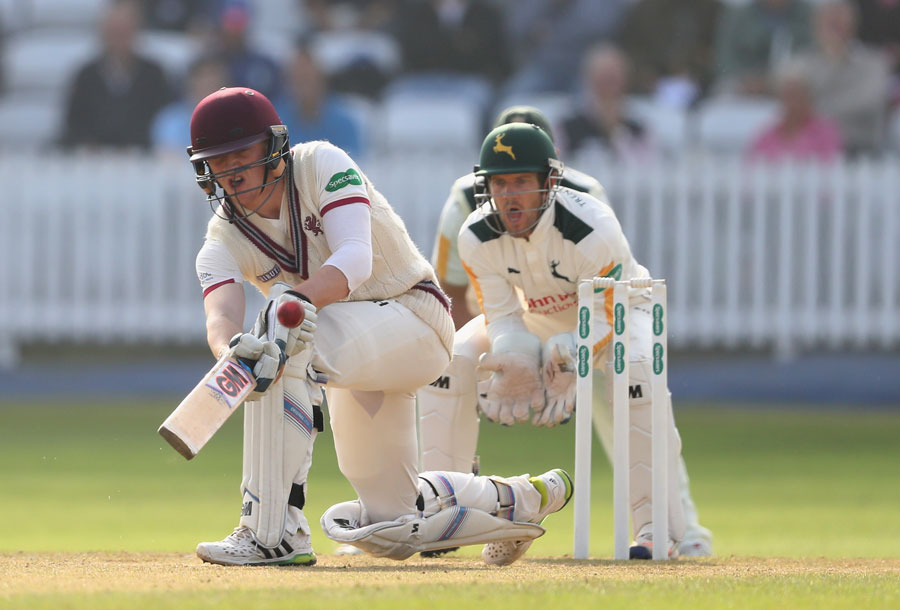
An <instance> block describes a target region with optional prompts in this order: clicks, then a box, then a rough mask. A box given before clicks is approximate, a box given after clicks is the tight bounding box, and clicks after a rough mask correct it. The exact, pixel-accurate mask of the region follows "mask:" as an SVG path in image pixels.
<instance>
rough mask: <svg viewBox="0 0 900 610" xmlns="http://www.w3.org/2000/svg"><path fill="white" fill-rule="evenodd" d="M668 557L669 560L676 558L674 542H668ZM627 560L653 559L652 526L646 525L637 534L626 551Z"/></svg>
mask: <svg viewBox="0 0 900 610" xmlns="http://www.w3.org/2000/svg"><path fill="white" fill-rule="evenodd" d="M667 548H668V556H669V559H677V558H678V547H677V546H675V541H674V540H672V539H671V538H669V540H668V547H667ZM628 558H629V559H653V524H652V523H648V524H647V525H645V526H644V527H643V528H641V531H640V532H639V533H638V535H637V537H635V539H634V545H632V547H631V548H630V549H628Z"/></svg>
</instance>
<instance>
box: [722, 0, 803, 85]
mask: <svg viewBox="0 0 900 610" xmlns="http://www.w3.org/2000/svg"><path fill="white" fill-rule="evenodd" d="M811 38H812V36H811V32H810V9H809V5H808V4H807V3H806V1H805V0H751V1H750V3H748V4H740V5H739V4H729V5H728V6H727V7H725V10H724V12H723V13H722V19H721V22H720V25H719V28H718V31H717V33H716V51H715V52H716V69H717V78H718V82H717V83H716V88H717V89H718V91H719V92H720V93H737V94H742V95H766V94H768V93H769V88H770V84H771V81H770V79H769V74H770V73H771V71H772V70H773V69H774V67H775V66H777V65H778V64H780V63H781V62H783V61H785V60H786V59H787V58H788V57H790V55H792V54H793V53H796V52H797V51H800V50H804V49H806V48H808V47H809V45H810V42H811Z"/></svg>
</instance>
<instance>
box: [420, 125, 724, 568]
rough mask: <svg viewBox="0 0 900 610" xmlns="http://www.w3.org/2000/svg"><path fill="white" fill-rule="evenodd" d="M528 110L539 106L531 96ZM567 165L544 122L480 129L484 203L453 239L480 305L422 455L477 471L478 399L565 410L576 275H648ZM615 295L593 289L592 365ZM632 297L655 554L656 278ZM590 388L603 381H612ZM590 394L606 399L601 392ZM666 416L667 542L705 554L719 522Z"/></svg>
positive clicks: (605, 432) (641, 456) (551, 422)
mask: <svg viewBox="0 0 900 610" xmlns="http://www.w3.org/2000/svg"><path fill="white" fill-rule="evenodd" d="M531 115H532V117H537V119H541V120H543V116H542V115H540V113H539V112H537V111H536V109H531ZM502 116H503V115H501V117H502ZM526 120H528V119H527V118H526ZM499 122H500V121H499V120H498V123H499ZM536 122H539V121H536ZM566 171H567V168H564V167H563V164H562V163H561V162H560V161H559V159H558V158H557V153H556V149H555V147H554V145H553V141H552V140H551V138H550V137H549V136H548V135H547V133H546V131H545V130H544V129H541V128H540V127H539V126H538V125H535V124H531V123H526V122H510V123H505V124H500V125H499V126H497V127H496V128H495V129H494V130H493V131H491V132H490V133H489V134H488V135H487V137H486V138H485V139H484V142H483V144H482V148H481V155H480V159H479V165H478V167H477V168H476V171H475V174H474V198H475V200H476V203H477V208H476V209H475V210H474V211H472V212H471V214H469V215H468V217H467V218H466V220H465V221H464V223H463V224H462V227H461V228H460V230H459V233H458V243H457V249H458V254H459V260H460V262H461V267H462V268H463V269H464V270H465V273H466V275H467V277H468V279H469V282H470V284H471V286H472V288H473V289H474V293H475V295H476V298H477V302H478V305H479V307H480V309H481V311H482V314H483V315H481V316H478V317H476V318H474V319H472V320H471V321H470V322H468V323H467V324H465V326H463V327H462V328H460V329H459V330H458V331H457V333H456V340H455V345H454V353H453V358H452V360H451V363H450V366H449V367H448V368H447V370H446V371H445V372H444V374H443V375H442V376H441V377H439V378H438V380H437V381H435V382H433V383H432V384H430V385H429V386H428V387H426V388H423V389H422V390H421V391H420V392H419V394H418V399H419V410H420V429H421V438H422V461H423V467H424V468H426V469H427V468H447V469H455V470H460V471H471V469H472V464H473V458H474V454H475V448H476V442H477V437H478V422H479V416H478V413H479V412H480V413H481V414H483V415H484V416H485V417H486V418H487V419H489V420H490V421H494V422H499V423H501V424H504V425H513V424H516V423H523V422H528V421H531V423H532V424H534V425H539V426H555V425H557V424H561V423H565V422H567V421H568V420H569V419H570V418H571V416H572V412H573V410H574V407H575V368H576V367H575V335H574V333H575V328H576V323H577V320H576V313H577V296H576V291H577V286H578V283H579V282H580V281H581V280H585V279H590V278H593V277H597V276H603V277H614V278H616V279H634V278H646V277H649V273H648V271H647V270H646V269H645V268H644V267H642V266H641V265H640V264H638V262H637V261H636V260H635V259H634V256H633V255H632V253H631V249H630V246H629V244H628V241H627V240H626V238H625V235H624V234H623V232H622V228H621V226H620V225H619V222H618V220H617V219H616V216H615V214H614V212H613V210H612V208H611V207H610V206H609V204H608V203H607V202H606V200H605V197H603V196H602V195H601V196H600V197H596V196H594V195H593V194H591V193H588V192H584V191H586V190H587V189H576V188H570V186H569V184H568V183H567V182H564V180H565V177H566V175H567V174H566ZM595 190H597V189H595ZM599 191H600V192H601V193H602V189H599ZM448 205H450V203H449V202H448ZM445 216H446V214H445ZM440 267H441V266H440V265H439V268H440ZM611 296H612V295H611V294H608V295H606V298H601V299H597V302H598V306H597V311H596V312H595V314H594V319H595V320H598V321H601V322H600V324H601V327H600V328H599V329H598V330H597V335H598V336H600V337H603V338H602V339H601V340H600V341H599V343H597V344H596V345H595V346H594V357H595V362H596V365H597V366H596V367H595V370H603V369H605V368H606V361H607V360H608V356H607V351H608V350H607V345H608V343H609V340H610V336H611V315H612V301H611ZM629 301H630V312H631V320H632V324H631V326H630V328H631V340H632V342H631V345H632V347H633V350H632V352H631V354H630V355H631V362H630V364H631V379H630V385H631V398H630V405H629V408H630V431H631V432H630V434H631V437H630V441H631V447H632V451H631V463H630V489H631V498H630V505H631V512H632V524H633V528H634V531H633V535H634V545H633V546H632V548H631V556H632V557H633V558H647V559H649V558H650V556H651V549H652V545H653V543H654V541H653V540H652V523H651V514H652V512H651V511H652V503H651V489H650V487H651V476H652V471H651V468H652V463H651V450H650V430H651V409H650V406H651V405H650V392H649V386H648V383H649V381H650V354H649V349H650V347H649V346H650V334H651V315H650V309H649V294H648V291H647V290H646V289H634V290H632V291H631V293H630V295H629ZM595 388H601V389H600V392H601V393H602V392H603V390H602V388H603V384H595ZM593 402H594V404H595V405H601V404H606V405H608V404H610V402H611V401H610V400H609V399H608V398H604V397H603V396H602V395H599V396H595V398H594V401H593ZM476 405H477V409H476ZM669 409H670V411H671V401H670V403H669ZM596 411H597V412H596V413H595V417H594V419H595V422H596V423H597V426H596V427H597V431H598V434H599V436H600V438H601V440H602V441H603V445H604V447H605V448H607V451H608V450H609V448H611V447H612V439H611V430H612V426H611V420H610V410H609V409H608V408H606V409H597V410H596ZM670 421H671V422H672V427H671V429H670V430H669V432H668V433H669V437H670V439H669V448H670V454H669V456H668V460H669V468H668V472H669V473H670V475H669V498H671V501H670V502H669V507H668V512H669V540H666V541H663V544H666V545H667V549H668V553H669V556H670V557H676V556H677V555H678V553H679V543H687V545H685V546H683V547H682V548H684V550H685V551H686V552H687V553H686V554H694V555H708V554H710V553H711V550H710V541H711V535H710V533H709V531H708V530H706V529H705V528H703V527H701V526H700V525H699V523H697V521H696V512H695V511H694V509H693V502H692V501H691V499H690V494H689V492H688V491H687V479H686V472H685V471H684V470H683V467H682V468H679V467H680V466H682V463H681V458H680V453H681V442H680V438H679V435H678V431H677V429H676V428H675V425H674V419H670ZM682 480H683V485H682ZM683 498H684V499H683ZM683 502H684V506H683ZM686 509H687V510H686ZM688 511H689V515H688V516H689V517H690V525H691V528H690V532H689V533H690V538H689V539H688V538H686V536H685V512H688Z"/></svg>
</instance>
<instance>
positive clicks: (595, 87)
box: [559, 45, 654, 160]
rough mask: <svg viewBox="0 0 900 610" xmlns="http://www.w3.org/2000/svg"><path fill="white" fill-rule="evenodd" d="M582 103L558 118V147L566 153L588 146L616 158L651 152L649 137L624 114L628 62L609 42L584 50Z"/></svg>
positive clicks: (643, 128)
mask: <svg viewBox="0 0 900 610" xmlns="http://www.w3.org/2000/svg"><path fill="white" fill-rule="evenodd" d="M582 79H583V87H584V92H583V102H582V103H581V104H580V107H579V109H578V110H576V111H575V112H574V113H573V114H572V115H570V116H568V117H564V118H563V120H562V130H561V133H560V138H559V145H560V146H559V147H560V149H561V150H564V151H566V153H567V154H577V153H580V152H583V151H585V150H589V149H591V148H594V149H599V150H600V151H601V152H603V153H605V154H609V155H611V156H613V157H615V158H619V159H632V160H633V159H642V158H647V157H648V156H649V155H651V154H652V153H653V149H654V147H653V144H652V142H651V138H650V137H649V134H648V132H647V130H646V128H645V127H644V125H643V124H641V123H640V122H639V121H637V120H636V119H635V118H633V117H631V116H629V115H628V109H627V102H626V92H627V90H628V61H627V59H626V58H625V56H624V55H623V54H622V53H621V52H620V51H619V50H618V49H617V48H616V47H613V46H611V45H601V46H599V47H596V48H594V49H592V50H590V51H589V52H588V54H587V55H586V56H585V60H584V68H583V73H582Z"/></svg>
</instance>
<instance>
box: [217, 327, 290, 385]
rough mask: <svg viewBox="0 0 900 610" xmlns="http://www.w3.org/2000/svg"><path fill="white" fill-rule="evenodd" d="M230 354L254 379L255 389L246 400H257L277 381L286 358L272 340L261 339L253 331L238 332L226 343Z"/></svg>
mask: <svg viewBox="0 0 900 610" xmlns="http://www.w3.org/2000/svg"><path fill="white" fill-rule="evenodd" d="M228 347H229V349H230V351H231V354H232V355H233V356H234V357H236V358H237V359H238V360H239V361H240V362H241V364H243V365H244V367H245V368H246V369H247V370H248V371H249V372H250V374H251V375H253V378H254V379H256V389H255V390H253V392H251V393H250V395H249V396H247V400H258V399H259V398H260V397H262V395H263V394H265V393H266V392H267V391H268V390H269V388H270V387H271V386H272V384H273V383H275V382H276V381H278V378H279V377H281V373H282V371H283V370H284V363H285V362H286V361H287V358H286V357H285V355H284V351H282V349H281V346H279V345H278V344H277V343H275V342H274V341H263V340H261V339H260V338H259V337H257V336H255V335H254V334H253V333H238V334H236V335H235V336H233V337H232V338H231V341H230V342H229V343H228Z"/></svg>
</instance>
